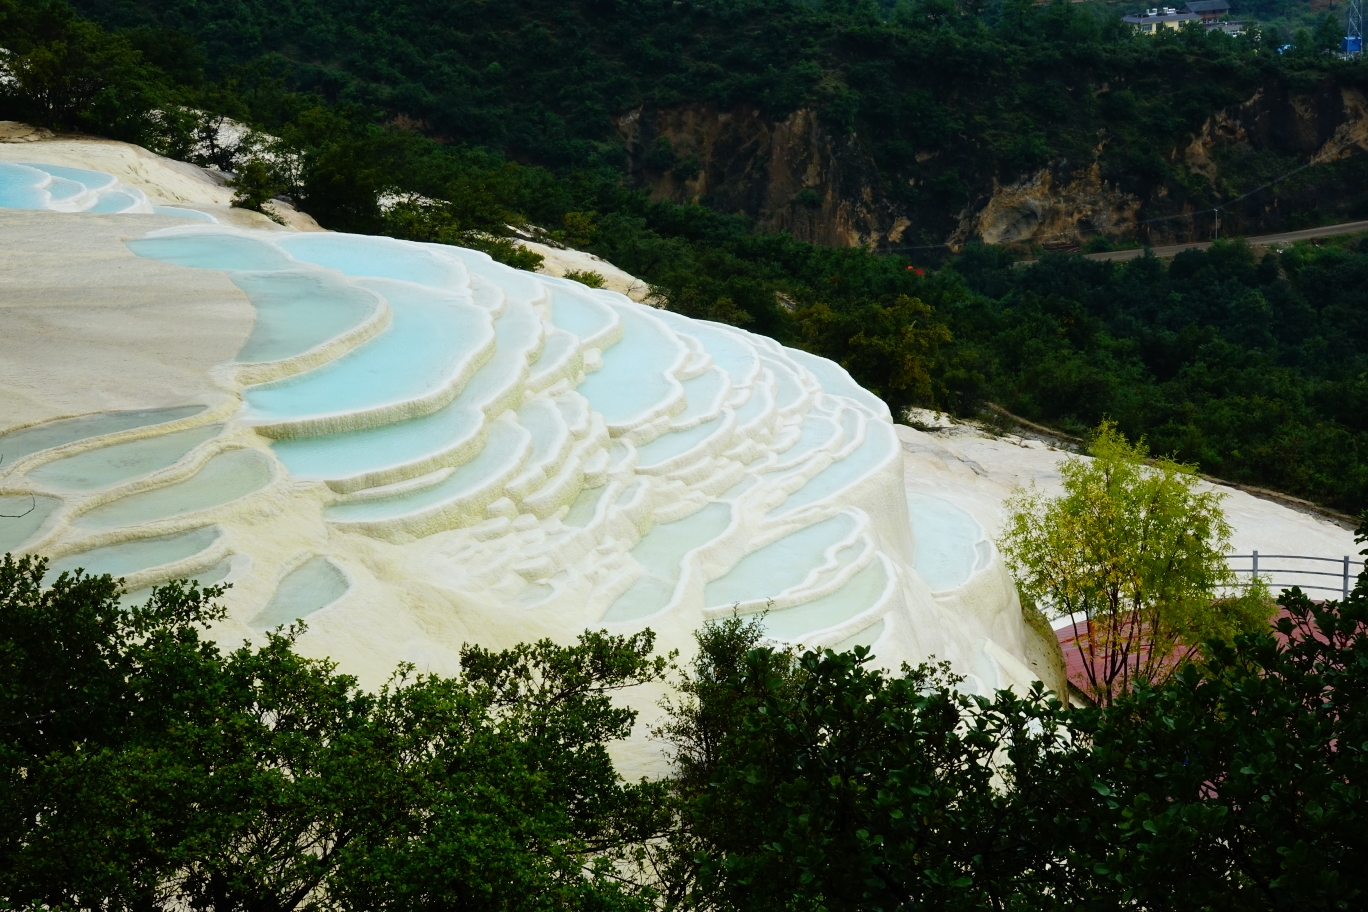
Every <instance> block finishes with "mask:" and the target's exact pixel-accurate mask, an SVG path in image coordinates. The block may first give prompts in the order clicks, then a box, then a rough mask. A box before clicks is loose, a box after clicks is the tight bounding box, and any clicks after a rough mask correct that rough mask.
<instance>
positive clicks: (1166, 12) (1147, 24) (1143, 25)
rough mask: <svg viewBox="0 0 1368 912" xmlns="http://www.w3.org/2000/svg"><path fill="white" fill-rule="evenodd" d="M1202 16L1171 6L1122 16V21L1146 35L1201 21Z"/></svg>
mask: <svg viewBox="0 0 1368 912" xmlns="http://www.w3.org/2000/svg"><path fill="white" fill-rule="evenodd" d="M1201 20H1202V17H1201V16H1199V15H1197V14H1196V13H1188V12H1182V13H1180V12H1178V10H1176V9H1174V8H1173V7H1171V6H1161V7H1158V8H1157V9H1150V10H1145V11H1144V12H1143V13H1141V14H1140V15H1138V16H1137V15H1130V16H1122V17H1121V21H1122V22H1129V23H1130V24H1131V25H1133V26H1135V27H1136V28H1137V29H1139V30H1140V31H1142V32H1144V33H1145V34H1146V35H1153V34H1156V33H1158V32H1160V31H1163V30H1164V29H1180V28H1182V27H1183V26H1185V25H1187V24H1188V23H1189V22H1200V21H1201Z"/></svg>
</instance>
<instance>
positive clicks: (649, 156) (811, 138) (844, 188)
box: [617, 105, 909, 247]
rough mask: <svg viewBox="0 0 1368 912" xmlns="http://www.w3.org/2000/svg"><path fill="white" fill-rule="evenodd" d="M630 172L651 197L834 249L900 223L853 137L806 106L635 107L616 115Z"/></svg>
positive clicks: (889, 235) (869, 239) (889, 239)
mask: <svg viewBox="0 0 1368 912" xmlns="http://www.w3.org/2000/svg"><path fill="white" fill-rule="evenodd" d="M617 127H618V131H619V133H620V134H621V136H622V139H623V142H624V144H625V146H626V150H627V152H628V156H629V161H630V170H631V172H632V176H633V178H634V179H636V180H637V181H639V182H641V183H642V184H644V185H645V186H647V187H649V188H650V190H651V193H652V194H653V195H654V196H655V197H656V198H658V199H662V198H663V199H673V200H676V201H678V202H695V203H704V204H706V205H708V206H710V207H711V208H713V209H716V210H718V211H720V212H735V213H744V214H746V215H748V216H751V217H753V218H755V219H756V220H757V221H758V222H759V223H760V225H761V226H763V227H764V228H766V229H769V230H773V231H788V232H790V233H792V234H793V235H794V237H797V238H800V239H802V240H805V241H811V242H813V243H816V244H823V245H827V246H833V247H848V246H857V245H875V244H889V243H894V244H896V243H897V242H898V241H900V240H901V239H902V234H903V231H904V230H905V229H906V228H907V226H908V224H909V221H908V219H907V218H906V216H905V215H904V214H903V213H902V212H900V211H899V208H898V207H897V206H896V205H895V204H894V203H892V202H891V201H890V200H889V199H888V197H887V194H886V193H884V192H883V188H882V180H881V178H880V175H879V172H878V169H877V168H876V167H875V165H874V161H873V159H872V158H871V157H870V156H869V154H868V152H867V151H866V150H865V148H864V146H863V145H862V144H861V143H860V140H859V137H858V136H857V135H855V134H850V135H847V136H840V137H838V136H834V135H833V134H832V133H831V132H830V131H829V130H828V129H827V128H826V127H825V126H824V125H823V124H822V123H821V121H820V120H819V118H818V117H817V115H816V113H815V112H813V111H811V110H808V109H800V110H797V111H794V112H793V113H792V114H790V115H789V116H788V117H787V118H785V119H784V120H782V121H779V122H771V121H767V120H766V119H765V118H764V117H762V115H761V113H760V112H759V111H757V110H755V109H753V108H749V107H742V108H737V109H735V110H732V111H720V110H718V109H716V108H714V107H712V106H710V105H682V106H679V107H673V108H664V109H642V108H636V109H634V110H632V111H629V112H627V113H626V114H625V115H623V116H622V117H620V118H618V121H617Z"/></svg>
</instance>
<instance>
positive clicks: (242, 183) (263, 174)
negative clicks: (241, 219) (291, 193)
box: [228, 157, 285, 225]
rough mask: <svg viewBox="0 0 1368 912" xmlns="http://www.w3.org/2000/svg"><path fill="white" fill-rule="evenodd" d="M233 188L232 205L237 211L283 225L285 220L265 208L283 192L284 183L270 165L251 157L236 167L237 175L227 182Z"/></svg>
mask: <svg viewBox="0 0 1368 912" xmlns="http://www.w3.org/2000/svg"><path fill="white" fill-rule="evenodd" d="M228 186H229V187H232V188H233V205H234V206H235V207H237V208H239V209H250V210H252V211H253V212H260V213H261V214H262V215H264V216H266V217H267V218H268V219H270V220H271V221H273V222H275V223H277V224H280V225H283V224H285V220H284V219H283V218H281V217H280V216H279V215H277V214H276V213H275V212H272V211H271V210H270V209H267V208H266V204H267V203H269V202H270V201H271V200H273V199H275V198H276V197H277V196H279V195H280V194H281V193H283V192H284V191H285V182H284V181H283V180H281V179H280V177H279V176H278V175H277V174H276V172H275V169H274V168H272V167H271V165H270V163H268V162H266V161H264V160H263V159H261V158H257V157H253V158H249V159H247V160H246V161H245V162H243V163H241V164H240V165H238V170H237V173H236V174H234V175H233V177H232V179H231V180H229V181H228Z"/></svg>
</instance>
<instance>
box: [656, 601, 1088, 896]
mask: <svg viewBox="0 0 1368 912" xmlns="http://www.w3.org/2000/svg"><path fill="white" fill-rule="evenodd" d="M762 630H763V628H762V627H761V626H760V623H759V622H755V621H752V622H749V623H747V622H744V621H742V620H740V619H734V620H731V621H726V622H721V623H714V624H710V625H708V626H707V627H705V628H704V629H703V630H702V631H701V632H700V633H699V635H698V640H699V647H700V648H699V654H698V657H697V659H696V660H695V662H694V664H693V667H692V669H691V673H690V674H689V675H688V677H687V678H686V679H685V680H684V682H683V683H682V684H681V691H682V696H681V699H680V700H679V701H678V702H677V703H676V704H675V705H673V706H672V707H671V713H670V716H669V720H668V722H667V724H666V725H665V726H664V728H663V730H662V732H661V734H662V735H663V736H664V737H666V738H667V739H669V740H670V741H671V742H672V743H673V745H674V748H675V752H674V760H675V763H676V767H677V770H678V772H677V774H676V780H675V783H676V788H677V800H678V801H679V812H678V813H679V815H680V824H679V827H678V830H677V831H676V834H675V836H674V841H673V842H672V844H671V847H670V849H671V851H669V852H665V853H662V856H663V857H662V858H661V859H660V864H659V868H658V869H659V870H661V871H664V872H667V877H666V880H667V881H668V883H669V889H668V890H667V895H669V896H671V897H672V898H673V899H674V901H675V902H677V903H678V904H680V905H682V906H685V907H695V908H718V909H735V910H756V912H759V910H776V912H777V910H793V909H814V910H815V909H828V908H841V909H892V908H934V909H965V910H968V909H1023V910H1024V909H1049V908H1059V907H1063V906H1065V905H1067V904H1069V903H1070V902H1071V901H1077V900H1078V899H1079V898H1081V896H1082V895H1084V894H1080V893H1079V892H1078V889H1079V888H1080V887H1081V886H1084V884H1085V879H1082V878H1078V877H1077V876H1076V875H1075V874H1073V873H1072V872H1070V871H1069V869H1068V868H1067V867H1065V866H1064V865H1062V864H1060V863H1058V862H1059V860H1058V859H1057V858H1056V856H1055V852H1056V847H1057V845H1058V844H1059V840H1058V838H1057V837H1056V834H1055V832H1054V827H1055V821H1054V819H1053V817H1052V816H1051V815H1052V812H1053V811H1054V810H1055V809H1057V808H1058V807H1059V806H1060V802H1061V797H1062V796H1061V795H1060V793H1059V792H1058V787H1059V780H1058V775H1059V774H1060V773H1063V774H1065V775H1066V776H1067V775H1072V770H1073V769H1075V766H1074V765H1072V764H1071V763H1070V762H1067V761H1066V758H1067V757H1069V756H1070V755H1071V754H1072V752H1073V751H1074V748H1073V747H1071V746H1070V745H1069V743H1068V740H1067V737H1066V736H1065V735H1064V733H1063V730H1062V729H1061V728H1060V726H1059V721H1060V714H1061V713H1062V711H1063V710H1062V707H1061V706H1060V705H1059V703H1057V702H1054V701H1049V700H1047V699H1046V698H1045V695H1044V694H1043V693H1041V692H1040V691H1039V690H1037V691H1035V692H1033V693H1032V694H1029V695H1027V696H1026V697H1025V698H1019V697H1017V696H1015V695H1013V694H1012V693H1011V692H1008V691H1003V692H1001V693H998V694H997V695H996V696H995V697H993V698H991V699H990V698H985V697H971V696H966V695H963V694H960V693H958V692H956V690H955V689H954V684H955V679H954V678H953V677H950V676H949V675H948V674H947V672H946V670H945V669H944V668H943V667H934V666H922V667H920V668H917V669H911V668H908V667H906V666H904V667H903V669H902V673H901V674H900V675H889V674H885V673H883V672H880V671H877V670H875V669H874V668H872V667H871V665H870V656H869V652H868V650H865V649H863V648H857V649H856V650H854V651H853V652H847V653H842V654H837V653H834V652H831V651H827V652H825V653H820V652H808V653H804V654H801V655H798V654H795V653H791V652H787V651H781V650H775V649H772V648H768V647H764V646H762V645H760V638H761V636H762ZM1105 897H1106V893H1105V891H1099V892H1098V893H1094V894H1091V895H1090V896H1089V898H1090V899H1091V900H1093V901H1097V902H1099V903H1101V902H1103V901H1105Z"/></svg>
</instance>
